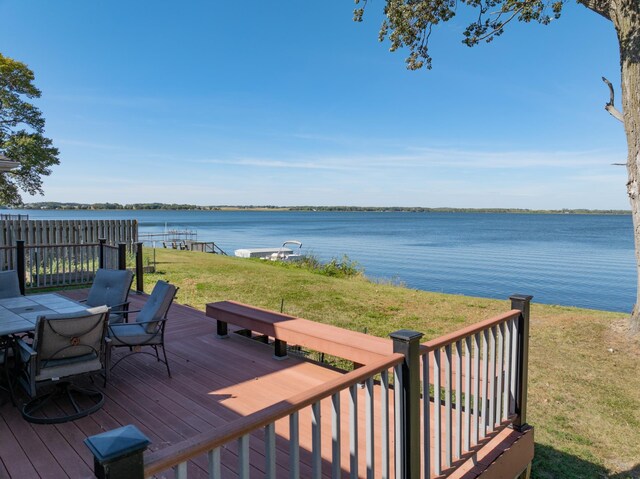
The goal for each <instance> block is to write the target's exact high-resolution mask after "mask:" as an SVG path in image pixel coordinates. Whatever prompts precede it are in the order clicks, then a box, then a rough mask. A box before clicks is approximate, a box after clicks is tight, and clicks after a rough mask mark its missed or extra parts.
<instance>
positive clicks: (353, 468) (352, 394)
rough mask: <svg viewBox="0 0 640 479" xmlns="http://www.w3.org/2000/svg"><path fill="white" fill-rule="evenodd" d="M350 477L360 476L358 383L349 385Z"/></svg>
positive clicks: (354, 478) (355, 478)
mask: <svg viewBox="0 0 640 479" xmlns="http://www.w3.org/2000/svg"><path fill="white" fill-rule="evenodd" d="M349 399H350V400H349V477H351V478H352V479H357V478H358V385H357V384H354V385H352V386H349Z"/></svg>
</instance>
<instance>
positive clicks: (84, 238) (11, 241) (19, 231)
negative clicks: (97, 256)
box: [0, 219, 138, 269]
mask: <svg viewBox="0 0 640 479" xmlns="http://www.w3.org/2000/svg"><path fill="white" fill-rule="evenodd" d="M101 238H104V239H106V240H107V244H109V245H112V246H116V245H118V244H120V243H125V244H126V245H127V251H128V252H129V253H133V252H134V251H135V244H136V243H137V242H138V220H22V219H21V220H2V221H0V247H2V246H15V244H16V241H17V240H23V241H24V242H25V245H26V246H31V245H50V246H54V245H64V244H85V243H98V240H99V239H101ZM0 266H2V265H0ZM0 269H5V268H0Z"/></svg>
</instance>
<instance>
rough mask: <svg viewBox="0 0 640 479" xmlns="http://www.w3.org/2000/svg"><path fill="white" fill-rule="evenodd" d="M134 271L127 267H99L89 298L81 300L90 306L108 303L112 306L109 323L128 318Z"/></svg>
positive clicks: (107, 304)
mask: <svg viewBox="0 0 640 479" xmlns="http://www.w3.org/2000/svg"><path fill="white" fill-rule="evenodd" d="M132 282H133V273H132V272H131V271H129V270H126V269H99V270H97V271H96V276H95V278H94V279H93V284H92V285H91V290H89V296H88V297H87V299H85V300H83V301H81V302H84V303H86V305H87V306H89V307H96V306H103V305H106V306H108V307H109V308H110V311H109V323H121V322H123V321H124V320H126V319H127V311H128V309H129V301H128V300H127V299H128V298H129V291H130V290H131V283H132Z"/></svg>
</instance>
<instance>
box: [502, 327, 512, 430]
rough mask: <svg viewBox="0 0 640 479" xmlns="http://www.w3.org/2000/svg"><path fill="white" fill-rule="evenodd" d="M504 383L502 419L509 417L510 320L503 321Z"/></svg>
mask: <svg viewBox="0 0 640 479" xmlns="http://www.w3.org/2000/svg"><path fill="white" fill-rule="evenodd" d="M503 344H504V360H505V365H504V385H503V390H504V391H503V397H502V420H503V421H506V420H507V418H508V417H509V384H511V321H507V322H506V323H504V338H503Z"/></svg>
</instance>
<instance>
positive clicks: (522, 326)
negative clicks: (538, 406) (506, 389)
mask: <svg viewBox="0 0 640 479" xmlns="http://www.w3.org/2000/svg"><path fill="white" fill-rule="evenodd" d="M532 298H533V296H527V295H523V294H514V295H512V296H510V297H509V299H510V300H511V309H517V310H519V311H520V316H519V318H518V342H517V344H518V358H517V360H518V362H517V374H518V375H517V378H516V397H515V403H516V404H515V406H516V407H515V409H516V411H515V412H516V414H517V417H516V419H515V420H514V421H513V428H514V429H515V430H517V431H522V430H524V429H526V428H528V427H529V426H528V425H527V387H528V386H527V385H528V377H529V310H530V306H531V299H532Z"/></svg>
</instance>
